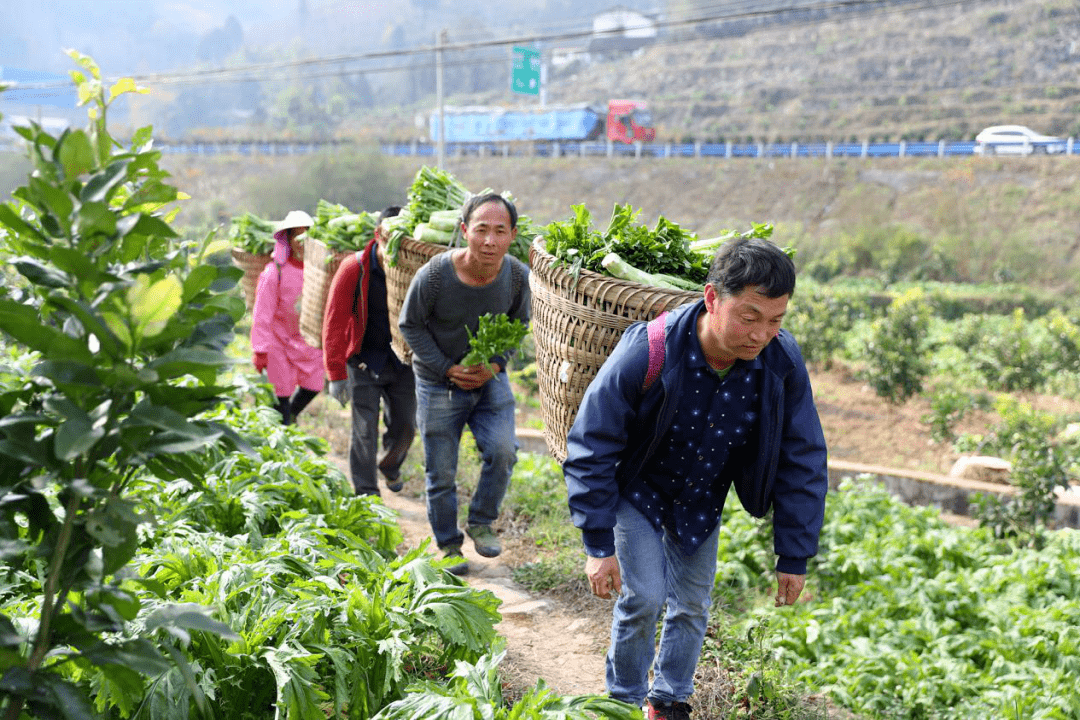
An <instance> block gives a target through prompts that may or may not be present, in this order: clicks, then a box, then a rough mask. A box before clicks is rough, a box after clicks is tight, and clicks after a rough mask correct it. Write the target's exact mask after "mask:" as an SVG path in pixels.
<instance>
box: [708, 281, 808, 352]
mask: <svg viewBox="0 0 1080 720" xmlns="http://www.w3.org/2000/svg"><path fill="white" fill-rule="evenodd" d="M790 297H791V296H790V295H781V296H780V297H778V298H770V297H766V296H765V295H762V294H761V293H760V292H758V290H757V289H756V288H750V287H747V288H744V289H743V291H742V292H741V293H739V294H738V295H732V296H728V297H724V298H721V296H720V293H719V292H717V290H716V288H715V287H713V286H712V285H706V286H705V309H706V310H707V311H708V314H707V316H706V319H705V327H704V328H703V336H702V348H703V349H704V350H705V352H706V354H710V355H715V356H716V357H717V358H718V359H720V360H722V361H723V362H725V363H729V362H734V361H735V360H737V359H738V360H753V359H754V358H756V357H757V356H758V354H759V353H760V352H761V351H762V350H764V349H765V346H766V345H768V344H769V342H770V341H771V340H772V339H773V338H774V337H776V334H777V333H779V332H780V323H781V321H782V320H783V319H784V313H786V312H787V306H788V300H789V299H790Z"/></svg>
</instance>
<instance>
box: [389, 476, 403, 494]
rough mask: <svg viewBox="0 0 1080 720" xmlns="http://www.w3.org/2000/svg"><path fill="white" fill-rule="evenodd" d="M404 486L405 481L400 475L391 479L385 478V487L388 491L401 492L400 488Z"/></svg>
mask: <svg viewBox="0 0 1080 720" xmlns="http://www.w3.org/2000/svg"><path fill="white" fill-rule="evenodd" d="M403 487H405V481H404V480H402V479H401V477H400V476H398V477H396V478H394V479H393V480H391V479H390V478H386V489H387V490H389V491H390V492H401V488H403Z"/></svg>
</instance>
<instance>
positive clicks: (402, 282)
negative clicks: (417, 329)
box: [386, 238, 450, 365]
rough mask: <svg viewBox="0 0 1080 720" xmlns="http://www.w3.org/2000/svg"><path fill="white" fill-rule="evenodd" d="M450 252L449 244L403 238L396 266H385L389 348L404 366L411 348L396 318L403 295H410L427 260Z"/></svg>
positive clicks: (398, 314) (403, 298) (409, 358)
mask: <svg viewBox="0 0 1080 720" xmlns="http://www.w3.org/2000/svg"><path fill="white" fill-rule="evenodd" d="M449 249H450V246H449V245H435V244H434V243H428V242H421V241H419V240H414V239H413V238H404V239H403V240H402V241H401V246H400V247H399V248H398V255H397V263H396V264H395V265H393V266H392V267H391V266H389V265H388V266H387V267H386V304H387V306H388V310H389V314H390V346H391V347H392V348H393V349H394V352H395V353H397V356H398V358H399V359H400V360H401V362H403V363H405V364H406V365H408V364H409V363H410V362H411V361H412V348H410V347H409V344H408V343H407V342H405V338H404V337H402V335H401V330H399V329H398V317H400V315H401V306H402V305H403V304H404V303H405V295H406V293H408V292H409V285H411V284H412V279H413V277H414V276H415V275H416V271H417V270H419V269H420V268H421V267H423V266H424V264H425V263H427V261H428V260H430V259H431V258H433V257H435V256H436V255H439V254H441V253H444V252H446V251H447V250H449Z"/></svg>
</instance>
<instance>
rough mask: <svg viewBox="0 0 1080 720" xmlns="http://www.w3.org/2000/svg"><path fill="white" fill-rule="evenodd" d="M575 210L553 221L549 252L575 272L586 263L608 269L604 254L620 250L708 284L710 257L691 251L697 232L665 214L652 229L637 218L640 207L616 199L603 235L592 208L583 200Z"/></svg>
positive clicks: (643, 266)
mask: <svg viewBox="0 0 1080 720" xmlns="http://www.w3.org/2000/svg"><path fill="white" fill-rule="evenodd" d="M573 211H574V217H573V219H572V220H570V221H568V222H562V223H560V222H553V223H550V224H549V225H547V227H546V228H545V229H544V235H545V236H546V237H547V251H548V252H549V253H551V254H552V255H553V256H555V258H557V259H558V260H559V261H560V262H562V263H565V264H567V265H568V266H569V267H570V269H571V273H572V274H573V275H574V276H575V277H576V276H577V275H578V274H579V273H580V271H581V269H582V268H585V269H587V270H592V271H593V272H599V273H604V272H605V268H604V266H603V260H604V258H605V257H606V256H607V255H608V254H609V253H616V254H618V255H619V257H621V258H622V259H623V260H625V261H626V262H627V263H629V264H630V265H632V266H633V267H635V268H637V269H638V270H643V271H645V272H647V273H663V274H666V275H672V276H675V277H678V278H682V279H684V280H687V281H689V282H691V283H693V284H695V285H696V286H698V287H700V286H702V285H704V283H705V276H706V275H707V274H708V271H709V267H708V262H707V260H706V259H705V258H703V257H702V256H701V255H700V254H698V253H695V252H693V251H692V250H690V246H689V245H690V240H691V239H692V238H693V234H692V233H689V232H686V231H684V230H683V229H682V228H681V227H679V226H678V225H677V224H676V223H674V222H672V221H670V220H668V219H667V218H665V217H664V216H663V215H661V216H659V217H658V218H657V220H656V225H655V227H654V228H653V229H652V230H649V228H647V227H646V226H644V225H641V224H639V223H637V222H636V220H637V216H638V215H639V214H640V212H641V211H640V210H634V209H633V208H631V207H630V206H629V205H618V204H616V205H615V208H614V210H613V211H612V214H611V220H610V222H609V223H608V228H607V230H606V231H605V232H604V233H603V234H601V233H599V232H598V231H597V230H595V229H594V228H593V227H592V222H591V220H592V219H591V216H590V214H589V211H588V210H587V209H586V208H585V207H584V206H583V205H574V206H573ZM607 274H610V273H607Z"/></svg>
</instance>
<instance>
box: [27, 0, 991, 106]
mask: <svg viewBox="0 0 1080 720" xmlns="http://www.w3.org/2000/svg"><path fill="white" fill-rule="evenodd" d="M970 2H971V0H923V1H921V2H912V3H911V4H910V5H905V6H900V7H898V6H896V5H886V4H885V3H884V2H883V1H882V0H831V1H830V2H823V3H817V2H807V3H805V4H801V5H796V6H790V5H788V6H785V7H772V8H761V7H760V2H756V0H737V1H736V2H722V3H716V4H706V5H703V6H702V7H700V8H695V11H698V12H705V14H702V15H695V16H694V17H690V18H683V19H675V20H666V21H660V22H658V23H657V24H656V27H657V29H676V28H689V27H694V26H703V25H709V24H712V23H716V22H719V21H733V20H753V19H768V18H778V17H782V16H798V15H799V14H805V13H808V12H812V13H819V14H820V13H826V14H827V13H829V12H830V11H834V10H843V9H848V10H852V9H869V10H876V11H877V12H881V13H893V12H913V11H918V10H928V9H938V8H943V7H950V6H956V5H962V4H970ZM755 6H756V7H755ZM837 19H838V18H837V17H835V16H833V17H820V18H817V19H812V20H803V21H800V22H798V23H795V24H800V25H801V24H809V23H815V24H816V23H821V22H830V21H835V20H837ZM624 33H625V29H623V28H616V29H612V30H608V31H599V32H597V31H594V30H592V29H588V30H574V31H566V32H559V33H547V34H533V35H522V36H517V37H508V38H501V39H494V40H491V39H485V40H476V41H468V42H458V43H449V44H447V45H445V46H444V47H443V51H444V52H445V53H454V52H462V51H470V50H483V49H494V48H499V47H508V46H514V45H530V44H538V43H557V42H567V41H571V40H581V39H584V38H603V37H621V36H622V35H623V34H624ZM672 42H683V41H681V40H669V41H664V40H657V41H656V42H655V43H654V44H658V45H662V44H668V43H672ZM434 53H435V46H434V45H425V46H421V47H416V48H405V49H398V50H386V51H379V52H368V53H353V54H344V55H333V56H327V57H318V58H305V59H297V60H285V61H280V62H272V63H256V64H251V65H243V66H235V67H220V68H206V69H201V70H188V71H170V72H166V73H151V74H143V75H132V76H130V77H131V78H132V79H133V80H134V81H135V82H137V83H140V84H153V85H158V86H165V85H190V84H199V83H207V82H256V81H260V80H262V81H266V80H277V79H304V78H314V77H323V76H328V75H340V74H343V73H344V72H345V67H344V66H345V65H346V64H348V63H360V62H364V61H380V60H383V61H385V60H392V59H398V58H410V57H425V58H426V57H431V58H432V60H430V61H425V62H420V63H416V64H410V65H401V66H398V65H383V66H381V67H380V66H378V65H376V66H375V67H365V68H357V69H354V70H352V71H351V72H355V73H378V72H394V71H401V70H416V69H426V68H428V67H434V59H433V57H434ZM459 62H461V64H475V63H477V62H481V60H479V59H474V60H468V61H459ZM333 65H338V66H341V67H339V68H338V69H335V70H332V71H327V72H326V74H325V75H321V74H303V75H286V76H260V75H259V74H260V73H269V72H273V71H280V70H289V69H314V68H321V67H327V66H333ZM448 65H449V63H448ZM117 79H119V78H118V77H114V78H110V81H115V80H117ZM18 87H19V88H20V89H35V90H38V89H40V90H46V89H53V88H60V87H63V88H68V87H70V83H66V82H64V83H59V82H49V83H25V84H20V85H19V86H18Z"/></svg>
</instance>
